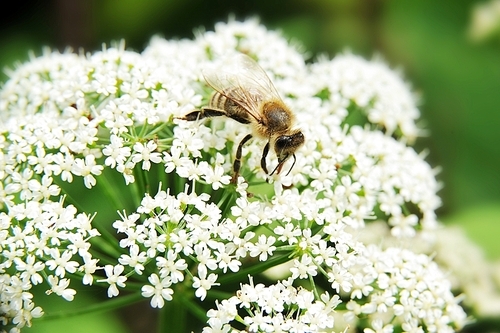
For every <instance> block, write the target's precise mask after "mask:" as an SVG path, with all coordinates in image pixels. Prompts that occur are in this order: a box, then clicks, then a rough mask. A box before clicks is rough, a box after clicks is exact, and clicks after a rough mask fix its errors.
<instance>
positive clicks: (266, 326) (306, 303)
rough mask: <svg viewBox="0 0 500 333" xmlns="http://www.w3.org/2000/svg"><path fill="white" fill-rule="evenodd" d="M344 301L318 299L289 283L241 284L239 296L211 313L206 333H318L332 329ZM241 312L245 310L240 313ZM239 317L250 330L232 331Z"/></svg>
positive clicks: (219, 305) (251, 282)
mask: <svg viewBox="0 0 500 333" xmlns="http://www.w3.org/2000/svg"><path fill="white" fill-rule="evenodd" d="M340 303H341V301H340V299H339V296H338V295H334V296H333V297H330V295H329V294H328V292H325V293H323V294H322V295H321V296H320V299H316V297H315V296H314V294H313V293H312V292H311V291H308V290H305V289H301V288H299V289H297V288H295V287H293V286H292V285H291V284H290V283H289V281H283V282H278V283H276V284H275V285H272V286H269V287H266V286H264V285H263V284H261V283H259V284H257V285H254V284H253V280H252V279H251V278H250V284H242V285H241V289H240V290H238V291H237V293H236V296H233V297H231V298H229V299H227V300H223V301H222V302H221V303H220V304H217V310H210V311H208V317H209V319H208V323H209V324H210V327H205V328H204V330H203V333H215V332H247V331H250V332H319V331H324V330H326V329H332V328H333V324H334V318H333V314H334V309H335V307H336V306H337V305H338V304H340ZM238 310H241V311H242V314H239V312H238ZM236 318H238V319H239V320H240V321H241V322H242V324H244V325H245V326H246V327H248V329H247V330H243V331H240V330H237V329H232V328H231V326H230V325H229V324H228V323H230V322H231V321H234V320H235V319H236Z"/></svg>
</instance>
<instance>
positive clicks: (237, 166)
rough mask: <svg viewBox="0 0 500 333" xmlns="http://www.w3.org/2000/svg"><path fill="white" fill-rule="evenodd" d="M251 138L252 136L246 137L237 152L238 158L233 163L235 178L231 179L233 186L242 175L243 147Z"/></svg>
mask: <svg viewBox="0 0 500 333" xmlns="http://www.w3.org/2000/svg"><path fill="white" fill-rule="evenodd" d="M251 138H252V134H247V136H245V137H244V138H243V140H241V142H240V144H239V145H238V149H237V150H236V158H235V159H234V163H233V171H234V174H233V178H232V179H231V183H233V184H236V183H237V182H238V176H239V174H240V168H241V154H242V150H243V145H244V144H245V143H246V142H247V141H248V140H250V139H251Z"/></svg>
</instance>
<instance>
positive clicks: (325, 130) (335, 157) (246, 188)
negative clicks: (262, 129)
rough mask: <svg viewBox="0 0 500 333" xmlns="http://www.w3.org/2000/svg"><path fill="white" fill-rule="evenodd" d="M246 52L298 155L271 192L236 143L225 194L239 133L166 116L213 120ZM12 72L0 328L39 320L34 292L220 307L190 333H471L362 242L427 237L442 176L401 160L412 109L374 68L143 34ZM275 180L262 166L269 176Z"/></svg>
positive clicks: (238, 30) (255, 38)
mask: <svg viewBox="0 0 500 333" xmlns="http://www.w3.org/2000/svg"><path fill="white" fill-rule="evenodd" d="M241 52H243V53H246V54H248V55H250V56H251V57H252V58H254V59H256V61H257V62H258V63H259V64H260V65H261V66H262V68H263V69H264V70H265V71H266V73H267V74H268V75H269V77H270V78H271V79H272V81H273V82H274V84H275V86H276V89H277V91H279V93H280V95H281V96H282V97H283V100H284V102H285V103H286V104H287V105H288V106H289V107H290V108H291V109H292V110H293V111H294V114H295V116H296V118H297V123H298V124H299V126H300V129H301V131H302V133H303V134H304V137H305V138H306V141H305V143H304V145H303V147H301V148H300V149H299V150H297V151H296V153H295V154H296V161H295V165H294V167H293V168H292V169H291V171H290V173H289V174H288V175H286V174H281V175H273V176H272V177H271V179H269V180H267V179H266V176H267V175H265V174H264V171H263V170H262V169H261V158H262V151H263V149H264V146H265V144H266V141H265V140H260V139H259V138H254V139H252V140H250V141H249V142H247V144H245V145H244V147H243V149H242V151H241V157H242V166H241V170H240V175H241V176H240V177H239V179H237V180H236V181H237V184H236V185H235V184H231V183H230V181H231V176H232V174H231V172H232V164H233V161H234V158H235V154H236V149H237V146H238V143H239V142H240V141H241V139H242V138H243V137H245V135H247V134H248V133H249V132H250V130H251V129H250V127H248V126H245V125H243V124H240V123H238V122H236V121H233V120H231V119H227V118H224V117H215V118H213V119H204V120H200V121H190V122H187V121H184V120H181V119H179V118H181V117H182V116H183V115H185V114H186V113H188V112H191V111H193V110H195V109H198V108H200V107H202V106H205V105H207V104H208V101H209V99H210V94H211V93H212V89H211V88H210V87H209V86H208V85H207V84H206V83H205V82H204V80H203V77H202V75H201V73H202V69H204V68H206V67H208V66H210V65H212V64H214V63H217V62H220V61H221V59H222V56H221V55H223V54H224V55H225V56H231V55H236V54H238V53H241ZM8 74H9V80H8V81H7V82H6V83H5V84H4V86H3V87H2V89H1V91H0V179H1V182H0V194H1V195H0V250H1V252H0V321H1V322H2V324H3V325H4V326H5V327H7V328H8V329H10V328H12V329H14V330H15V329H21V328H22V327H24V326H31V325H32V321H33V319H34V318H38V317H41V316H42V315H43V314H44V312H43V310H42V308H41V307H40V306H38V305H37V299H35V297H34V296H33V294H32V288H33V286H35V285H37V286H42V288H45V291H46V293H47V294H53V295H57V296H59V297H62V298H63V299H65V300H66V301H69V302H70V301H72V300H73V299H74V298H75V297H78V293H80V292H81V290H85V287H82V286H79V284H80V283H81V284H83V285H85V286H90V285H92V286H93V288H94V287H96V286H97V287H102V288H103V290H106V292H107V296H108V297H109V298H113V297H122V296H123V295H122V293H121V291H126V292H127V293H128V294H135V295H137V296H138V297H139V298H140V297H144V298H148V299H149V301H150V305H151V307H153V308H163V309H165V308H168V307H169V306H171V304H172V303H174V302H173V301H175V300H176V298H177V297H180V298H182V302H181V303H182V304H184V306H186V309H188V310H189V311H193V313H198V314H199V313H200V312H203V311H205V310H202V308H201V307H200V303H201V302H209V304H214V302H215V309H212V310H209V311H208V313H207V316H206V320H202V322H201V323H199V324H198V326H196V327H193V328H192V329H193V330H198V331H201V330H203V332H205V333H209V332H230V331H231V332H238V331H247V332H277V331H281V332H320V331H322V332H323V331H339V332H344V331H345V330H346V329H347V328H348V327H351V328H353V329H356V330H358V331H361V330H364V331H365V332H392V331H397V332H400V331H411V332H420V331H423V330H429V331H439V332H448V331H453V330H457V329H460V328H461V327H462V326H463V325H464V324H465V312H464V310H463V309H462V308H461V307H460V305H459V299H458V298H456V297H455V296H454V295H453V294H452V293H451V284H450V282H449V281H448V280H447V278H446V277H445V275H444V274H443V273H442V272H441V270H440V268H439V267H438V266H437V265H436V263H435V262H434V261H433V260H432V258H431V257H430V256H428V255H426V254H418V253H414V252H411V251H410V250H408V249H403V248H401V247H398V246H392V247H389V248H386V249H383V248H381V246H376V245H369V244H370V243H372V242H369V241H363V237H362V235H363V232H364V231H366V230H367V229H368V228H369V227H370V226H372V225H375V221H374V220H377V223H382V224H383V226H384V228H385V230H384V232H387V235H388V237H389V235H390V237H392V238H394V239H397V240H398V241H399V242H400V243H401V240H404V241H405V242H409V240H413V239H417V238H418V239H424V242H425V239H427V240H428V238H426V237H427V236H428V235H432V234H435V233H436V229H437V226H438V225H439V224H438V222H437V219H436V213H435V210H436V208H437V207H439V205H440V199H439V197H438V196H437V191H438V190H439V188H440V185H439V183H438V182H437V181H436V179H435V174H436V172H435V170H433V169H432V168H431V167H430V166H429V164H428V163H427V162H426V161H425V160H424V157H423V156H422V154H418V153H417V152H416V151H415V150H414V149H413V148H412V147H411V146H410V145H409V144H411V143H412V142H413V140H415V138H416V137H417V136H418V135H419V134H420V130H419V128H418V127H417V126H416V124H415V121H416V120H417V118H418V117H419V112H418V109H417V107H416V103H417V100H416V98H415V96H414V94H413V93H412V92H411V90H410V89H409V87H408V85H407V84H406V83H405V82H404V80H403V79H402V78H401V77H400V75H398V74H397V73H395V72H394V71H392V70H391V69H390V68H389V67H388V66H387V65H386V64H384V63H383V62H382V61H381V60H374V61H368V60H365V59H362V58H360V57H357V56H355V55H352V54H341V55H338V56H337V57H335V58H333V59H331V60H330V59H325V58H322V59H319V60H318V61H317V62H315V63H313V64H308V63H306V61H305V58H304V54H302V53H301V52H300V51H299V49H298V47H296V46H292V45H290V44H289V43H288V42H287V41H286V39H284V38H283V37H282V36H281V35H279V34H277V33H275V32H272V31H268V30H267V29H265V28H264V27H263V26H261V25H259V24H258V22H256V21H255V20H248V21H244V22H234V21H231V22H229V23H220V24H217V25H216V27H215V31H212V32H205V33H200V34H198V35H197V37H196V38H195V39H194V40H181V41H171V40H164V39H161V38H159V37H155V38H153V39H152V40H151V42H150V44H149V46H148V47H147V48H146V49H145V50H144V51H143V52H142V53H137V52H133V51H127V50H126V49H125V47H124V45H123V43H121V44H118V45H113V46H112V47H110V48H105V49H103V50H102V51H99V52H95V53H93V54H89V55H85V56H84V55H77V54H73V53H63V54H61V53H57V52H50V51H48V50H46V51H45V52H44V53H43V55H42V56H40V57H37V58H35V57H34V58H32V59H31V60H30V61H29V62H27V63H25V64H22V65H20V66H19V67H18V68H16V69H14V70H12V71H10V72H9V73H8ZM352 113H359V115H360V116H361V117H353V118H355V119H362V120H361V121H360V122H357V123H353V122H352V119H353V118H350V117H349V115H350V114H352ZM288 163H292V160H291V159H290V160H289V161H288V160H287V162H286V164H287V165H286V166H284V170H288V169H290V166H291V164H290V165H289V164H288ZM277 164H278V160H277V156H276V155H275V154H274V151H273V152H272V153H271V152H270V154H269V156H268V158H267V165H270V166H272V165H274V166H276V165H277ZM268 181H269V182H268ZM117 212H118V213H117ZM379 243H381V242H379ZM429 244H431V243H429ZM430 246H431V245H430ZM427 253H430V252H427ZM282 264H283V265H282ZM269 268H273V269H274V273H273V274H274V275H275V276H278V278H275V281H274V283H267V282H266V284H264V283H261V282H259V283H256V284H254V282H253V281H254V280H255V281H260V280H261V279H267V281H268V279H269V277H270V276H271V275H270V273H269ZM249 275H250V282H249V283H248V284H246V283H244V281H248V276H249ZM266 276H267V278H266ZM238 284H239V285H240V289H239V290H232V289H231V286H235V285H238ZM77 291H78V293H77ZM223 292H226V294H227V295H230V296H228V297H226V298H225V299H222V298H221V297H222V296H220V295H224V294H223ZM231 295H232V296H231ZM181 303H176V304H175V306H179V304H181ZM162 322H168V319H167V320H166V321H162ZM169 324H171V325H174V324H175V323H169ZM203 326H205V327H204V328H203V329H202V327H203Z"/></svg>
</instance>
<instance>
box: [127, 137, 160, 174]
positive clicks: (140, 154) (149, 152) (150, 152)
mask: <svg viewBox="0 0 500 333" xmlns="http://www.w3.org/2000/svg"><path fill="white" fill-rule="evenodd" d="M156 147H157V145H156V143H155V142H154V141H148V142H147V143H146V144H145V145H143V144H142V143H140V142H136V143H135V144H134V151H135V153H134V154H132V162H134V163H139V162H141V161H142V170H149V169H150V168H151V162H153V163H160V162H161V154H160V153H158V152H156V151H155V150H156Z"/></svg>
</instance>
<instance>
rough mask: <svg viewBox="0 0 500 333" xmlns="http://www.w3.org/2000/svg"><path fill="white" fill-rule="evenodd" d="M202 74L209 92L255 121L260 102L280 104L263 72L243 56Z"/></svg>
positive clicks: (259, 116) (251, 60)
mask: <svg viewBox="0 0 500 333" xmlns="http://www.w3.org/2000/svg"><path fill="white" fill-rule="evenodd" d="M202 73H203V76H204V77H205V80H206V81H207V83H208V84H209V85H210V86H211V87H212V88H214V89H215V90H216V91H218V92H219V93H220V94H222V95H223V96H225V97H226V98H229V99H231V100H232V101H234V102H235V103H237V104H238V105H240V106H241V107H243V108H244V109H245V110H246V111H247V112H248V113H249V114H250V115H252V117H254V118H255V119H256V120H260V119H261V118H262V117H261V115H260V108H259V106H260V103H261V102H262V101H265V100H276V99H278V100H281V98H280V96H279V94H278V91H277V90H276V88H275V87H274V85H273V83H272V82H271V80H270V79H269V77H268V76H267V74H266V72H265V71H264V70H263V69H262V67H260V66H259V64H257V62H255V61H254V60H253V59H252V58H250V57H249V56H247V55H245V54H239V55H238V56H236V57H234V58H230V59H228V60H227V61H224V62H223V64H222V65H221V66H220V67H218V68H214V69H206V70H203V72H202Z"/></svg>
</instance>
